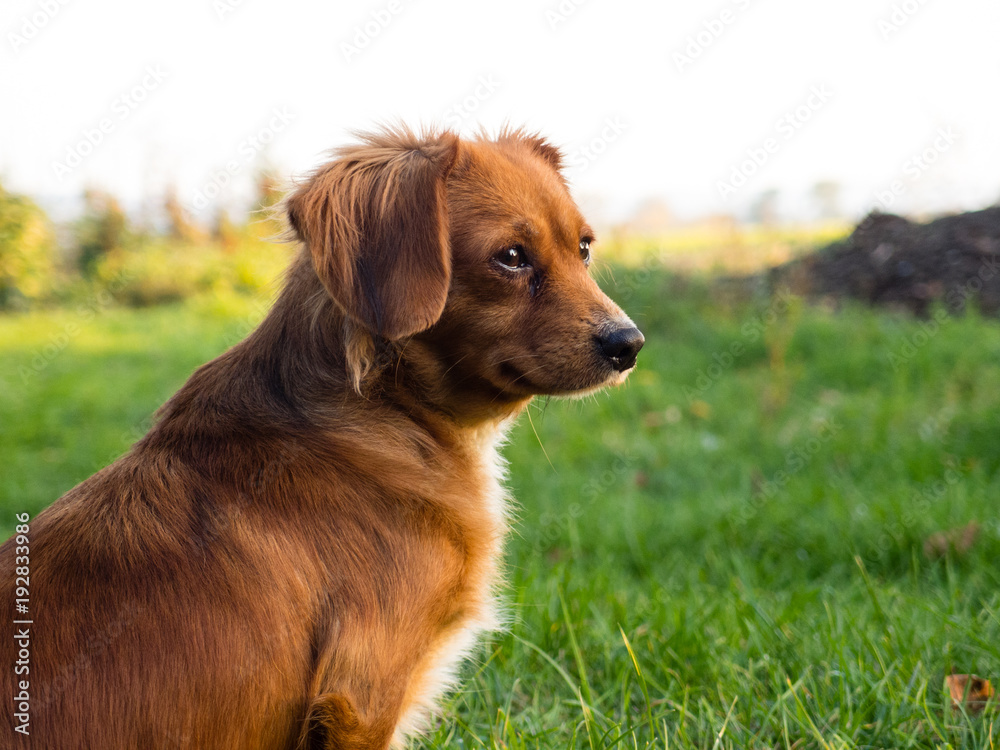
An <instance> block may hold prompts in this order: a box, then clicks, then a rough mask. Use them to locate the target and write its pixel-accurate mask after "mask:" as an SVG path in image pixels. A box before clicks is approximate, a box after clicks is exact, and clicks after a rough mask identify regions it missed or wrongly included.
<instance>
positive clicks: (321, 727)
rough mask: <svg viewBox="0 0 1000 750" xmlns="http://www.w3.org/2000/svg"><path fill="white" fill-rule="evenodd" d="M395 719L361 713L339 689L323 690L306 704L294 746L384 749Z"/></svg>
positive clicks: (302, 749) (331, 749)
mask: <svg viewBox="0 0 1000 750" xmlns="http://www.w3.org/2000/svg"><path fill="white" fill-rule="evenodd" d="M395 719H396V717H395V716H388V715H386V716H381V715H379V716H372V717H362V716H361V715H359V713H358V711H357V710H356V709H355V707H354V704H353V703H352V702H351V700H350V699H349V698H348V697H347V696H345V695H344V694H343V693H327V694H325V695H321V696H319V697H318V698H316V699H315V700H313V702H312V704H311V705H310V706H309V712H308V714H307V715H306V720H305V723H304V724H303V726H302V734H301V735H300V738H299V744H298V748H297V750H386V748H388V747H389V743H390V741H391V740H392V733H393V730H394V728H395V724H396V721H395Z"/></svg>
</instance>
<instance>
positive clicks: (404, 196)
mask: <svg viewBox="0 0 1000 750" xmlns="http://www.w3.org/2000/svg"><path fill="white" fill-rule="evenodd" d="M457 154H458V137H457V136H456V135H454V134H453V133H444V134H441V135H436V136H431V137H427V138H418V137H417V136H414V135H413V134H412V133H409V132H408V131H393V132H387V133H383V134H377V135H371V136H367V137H365V139H364V143H363V144H362V145H360V146H354V147H349V148H346V149H343V150H342V151H340V152H339V154H338V156H339V158H338V159H337V160H336V161H334V162H332V163H330V164H328V165H326V166H325V167H322V168H321V169H320V170H319V171H318V172H317V173H316V174H314V175H313V176H312V178H311V179H310V180H309V181H308V182H307V183H306V184H305V185H303V186H302V187H301V188H299V189H298V190H297V191H296V192H295V193H294V194H292V195H291V197H290V198H289V199H288V202H287V209H288V218H289V222H290V223H291V225H292V228H293V229H294V230H295V233H296V234H297V235H298V237H299V239H300V240H301V241H302V242H304V243H306V245H307V246H308V248H309V251H310V253H311V254H312V259H313V265H314V267H315V269H316V273H317V274H318V275H319V278H320V280H321V281H322V282H323V286H325V287H326V289H327V291H328V292H329V293H330V296H331V297H332V298H333V300H334V302H336V304H337V305H338V306H339V307H340V309H341V310H342V311H343V312H344V314H345V315H347V316H348V317H349V318H351V319H352V320H354V321H355V322H357V323H359V324H361V325H362V326H364V327H365V328H367V329H368V330H370V331H371V332H372V333H374V334H376V335H379V336H382V337H384V338H386V339H389V340H395V339H399V338H402V337H404V336H410V335H412V334H414V333H419V332H420V331H423V330H426V329H427V328H430V327H431V326H432V325H433V324H434V323H435V322H436V321H437V320H438V318H439V317H440V316H441V312H442V310H443V309H444V305H445V301H446V299H447V297H448V286H449V284H450V281H451V253H450V248H449V240H448V212H447V199H446V184H445V181H446V179H447V177H448V173H449V172H450V171H451V168H452V166H453V165H454V163H455V159H456V157H457Z"/></svg>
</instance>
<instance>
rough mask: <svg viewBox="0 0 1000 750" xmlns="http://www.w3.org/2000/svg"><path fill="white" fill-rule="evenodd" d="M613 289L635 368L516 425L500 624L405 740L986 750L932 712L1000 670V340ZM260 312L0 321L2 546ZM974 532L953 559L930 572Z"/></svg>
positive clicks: (783, 305) (972, 724)
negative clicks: (610, 387)
mask: <svg viewBox="0 0 1000 750" xmlns="http://www.w3.org/2000/svg"><path fill="white" fill-rule="evenodd" d="M604 276H605V277H608V279H610V276H611V274H610V273H605V274H604ZM615 276H616V277H617V278H616V280H615V281H614V282H613V283H611V282H609V283H607V284H606V287H607V288H609V290H610V291H611V292H612V295H613V296H615V297H616V298H617V299H618V300H619V301H620V302H622V304H623V306H624V307H625V308H626V309H627V310H628V311H629V312H630V313H631V314H632V315H633V317H634V318H635V319H636V321H637V322H638V323H639V324H640V326H641V327H642V328H643V330H644V332H645V333H646V335H647V343H646V348H645V349H644V350H643V352H642V354H641V356H640V367H639V369H638V370H637V372H635V373H634V374H633V376H632V377H631V379H630V381H629V383H628V384H627V385H626V386H625V387H624V388H622V389H619V390H616V391H613V392H609V393H605V394H601V395H599V396H597V397H595V398H591V399H588V400H586V401H582V402H556V401H552V402H539V403H537V405H536V406H534V407H532V409H531V411H530V416H531V420H530V422H529V420H528V419H526V418H522V420H521V421H520V423H519V425H518V427H517V428H516V430H515V431H514V434H513V436H512V439H511V442H510V445H509V446H508V448H507V450H506V454H507V456H508V457H509V458H510V460H511V472H510V473H511V476H510V485H511V488H512V490H513V492H514V495H515V496H516V498H517V501H518V506H519V510H518V514H517V515H518V521H517V524H516V528H515V529H514V531H513V533H512V534H511V538H510V543H509V545H508V554H507V558H508V562H509V565H508V579H509V585H508V587H507V598H508V601H509V612H510V617H511V627H510V630H509V632H508V633H506V634H503V635H500V636H497V637H495V638H494V639H493V640H492V641H491V642H490V643H489V644H488V646H487V647H486V648H484V649H483V651H482V652H481V654H480V658H479V660H478V662H477V663H473V664H470V665H469V666H468V668H467V669H466V679H465V682H464V687H463V689H462V690H461V691H460V692H459V693H457V694H456V695H454V696H453V697H452V698H450V699H449V701H448V707H447V712H446V717H445V718H444V720H442V721H441V722H439V723H438V724H436V725H435V728H434V730H433V731H432V733H431V735H430V737H429V738H428V739H427V740H426V742H425V746H426V747H441V748H444V747H448V748H456V747H465V748H478V747H486V748H511V749H515V748H560V749H562V748H581V749H583V748H588V749H591V748H595V749H596V748H612V747H614V748H645V747H655V748H668V747H669V748H706V749H710V748H772V747H778V748H813V747H816V748H853V747H859V748H918V747H919V748H931V747H942V748H945V747H956V748H957V747H969V748H991V747H993V742H994V739H993V734H994V730H993V721H994V717H995V716H996V713H995V711H994V710H993V707H992V706H990V707H988V708H987V710H986V712H985V713H984V714H983V716H979V717H970V716H966V715H965V714H964V713H962V712H956V711H952V710H950V709H949V708H948V705H947V704H948V700H947V696H946V695H945V694H944V692H943V690H942V682H943V678H944V676H945V675H946V674H949V673H951V672H952V671H955V672H970V673H976V674H979V675H983V676H987V677H993V678H996V677H997V676H998V675H1000V668H998V667H1000V645H998V644H1000V585H998V584H1000V574H998V567H997V559H998V558H1000V522H998V513H997V510H998V507H1000V325H998V324H997V322H996V321H992V320H983V319H980V318H979V317H977V316H975V315H969V316H966V317H963V318H948V319H946V321H945V322H944V323H943V324H942V325H940V326H939V328H938V329H937V330H936V331H934V334H933V335H932V336H929V337H928V336H926V334H925V333H922V331H925V330H926V328H925V327H926V324H922V323H921V322H920V321H915V320H913V319H910V318H907V317H903V316H899V315H895V314H891V313H886V312H873V311H870V310H865V309H861V308H857V307H849V308H847V309H845V310H842V311H840V312H838V313H833V312H830V311H827V310H824V309H820V308H814V307H810V306H808V305H805V304H803V303H802V302H801V301H799V300H795V299H791V300H786V301H781V300H779V301H777V302H775V301H773V300H768V299H755V300H744V301H740V300H733V299H717V298H714V297H713V295H712V294H711V293H710V291H709V290H708V289H707V288H706V286H705V285H703V284H701V283H696V282H684V281H682V280H680V279H678V278H676V277H673V276H671V275H668V274H665V273H663V272H662V271H658V270H656V269H650V268H645V269H641V270H631V271H630V270H627V269H621V268H619V269H616V270H615ZM258 307H259V305H254V304H253V303H252V302H249V301H246V300H241V299H239V298H234V299H230V300H228V301H227V302H226V303H225V304H221V303H216V304H211V303H206V302H187V303H183V304H181V305H177V306H170V307H159V308H150V309H145V310H141V311H125V310H120V309H114V308H103V307H99V308H98V309H96V314H94V315H92V316H89V317H88V316H81V314H80V312H79V311H77V310H70V311H57V312H45V313H35V314H31V315H27V316H20V317H7V318H0V363H2V365H0V379H2V381H3V382H2V383H0V455H2V456H3V464H2V467H3V470H2V477H0V526H2V531H3V532H4V533H5V534H7V533H10V531H11V530H12V528H13V513H14V512H16V511H28V512H30V513H32V514H33V515H34V514H35V513H37V512H38V511H39V510H40V509H41V508H43V507H44V506H45V505H47V504H48V503H50V502H51V501H52V500H53V499H55V498H56V497H57V496H58V495H60V494H61V493H62V492H64V491H66V490H67V489H69V488H70V487H71V486H73V485H74V484H75V483H76V482H78V481H80V480H82V479H84V478H85V477H87V476H88V475H89V474H91V473H92V472H93V471H95V470H96V469H98V468H99V467H101V466H103V465H104V464H106V463H107V462H108V461H110V460H111V459H112V458H114V457H115V456H116V455H118V454H119V453H120V452H121V451H123V450H124V449H125V448H126V447H127V445H128V444H129V443H130V442H132V441H133V440H134V439H135V437H136V436H137V435H139V434H141V432H142V431H143V430H144V429H145V428H146V426H147V425H148V419H149V416H150V414H151V413H152V412H153V410H154V409H155V408H156V407H157V406H158V405H159V404H160V403H162V402H163V400H164V399H166V398H167V397H168V396H169V395H170V394H171V393H172V392H173V391H174V390H175V389H176V388H177V387H178V386H179V385H180V384H181V383H182V382H183V381H184V379H185V378H186V377H187V375H188V374H189V373H190V372H191V370H192V369H193V368H194V367H195V366H197V365H198V364H200V363H201V362H203V361H205V360H206V359H208V358H210V357H212V356H213V355H214V354H216V353H217V352H219V351H221V350H222V349H223V348H225V347H226V346H227V345H228V344H230V343H232V342H234V341H235V340H237V339H238V338H240V337H241V336H242V335H243V334H245V332H246V331H247V330H248V329H249V327H250V326H251V325H252V323H253V322H254V320H255V319H256V317H257V316H258V315H259V311H258V310H256V309H255V308H258ZM71 324H75V325H77V326H78V330H76V329H74V330H75V333H73V334H72V335H69V336H68V337H67V341H66V345H65V346H64V347H59V346H56V345H54V347H55V348H54V349H53V350H51V351H50V354H52V356H50V357H47V356H46V355H45V351H44V349H45V347H46V345H47V344H49V343H50V341H51V339H50V337H51V336H55V337H56V341H57V343H58V341H59V334H60V332H63V333H65V332H66V330H67V326H69V325H71ZM922 326H923V327H922ZM925 338H926V341H925V340H924V339H925ZM907 343H912V344H914V346H913V348H912V349H910V348H907V347H906V346H905V345H906V344H907ZM734 345H736V346H734ZM56 349H58V351H55V350H56ZM53 352H54V353H53ZM737 352H738V353H737ZM727 353H728V354H729V355H730V357H731V359H730V358H728V357H727V356H726V354H727ZM890 353H891V354H894V355H897V356H898V359H897V358H895V357H893V358H890V356H889V355H890ZM39 354H40V355H41V356H42V358H41V359H37V358H36V355H39ZM716 355H718V356H716ZM35 365H38V366H37V367H36V366H35ZM713 365H716V366H715V367H714V368H713ZM536 433H537V436H536ZM782 472H783V473H782ZM971 520H978V521H979V522H980V524H981V531H980V536H979V539H978V540H977V542H976V544H975V545H974V546H973V547H972V549H971V550H969V551H968V552H966V553H964V554H961V555H959V554H952V555H949V556H948V557H946V558H945V559H942V560H929V559H927V558H925V556H924V554H923V551H922V547H923V541H924V539H925V538H926V537H927V535H929V534H930V533H932V532H935V531H938V530H941V529H949V528H954V527H958V526H962V525H964V524H966V523H967V522H969V521H971ZM997 731H998V732H1000V729H998V730H997Z"/></svg>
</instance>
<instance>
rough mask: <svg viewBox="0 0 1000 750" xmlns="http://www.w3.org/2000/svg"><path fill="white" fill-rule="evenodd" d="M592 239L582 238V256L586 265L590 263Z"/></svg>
mask: <svg viewBox="0 0 1000 750" xmlns="http://www.w3.org/2000/svg"><path fill="white" fill-rule="evenodd" d="M591 241H592V240H580V257H581V258H583V262H584V264H585V265H588V266H589V265H590V243H591Z"/></svg>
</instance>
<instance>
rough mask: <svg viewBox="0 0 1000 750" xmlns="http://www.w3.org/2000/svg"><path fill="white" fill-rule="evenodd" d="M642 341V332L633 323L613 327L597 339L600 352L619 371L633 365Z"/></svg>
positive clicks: (643, 340)
mask: <svg viewBox="0 0 1000 750" xmlns="http://www.w3.org/2000/svg"><path fill="white" fill-rule="evenodd" d="M644 343H646V339H645V338H644V337H643V335H642V332H641V331H639V329H638V328H636V327H635V326H633V325H627V326H620V327H618V328H614V329H612V330H611V331H608V332H607V333H605V334H604V335H603V336H601V337H600V338H599V339H598V344H599V345H600V347H601V353H602V354H603V355H604V357H605V359H607V360H608V362H610V363H611V366H612V367H614V368H615V369H616V370H618V371H619V372H624V371H625V370H628V369H630V368H632V367H633V366H634V365H635V358H636V355H637V354H638V353H639V350H640V349H642V345H643V344H644Z"/></svg>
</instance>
